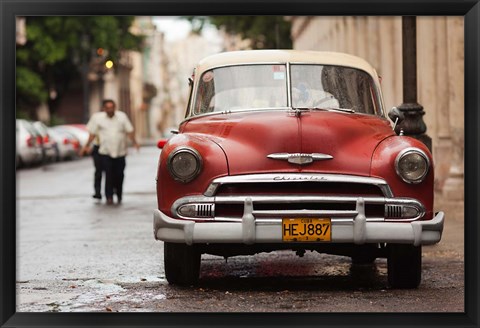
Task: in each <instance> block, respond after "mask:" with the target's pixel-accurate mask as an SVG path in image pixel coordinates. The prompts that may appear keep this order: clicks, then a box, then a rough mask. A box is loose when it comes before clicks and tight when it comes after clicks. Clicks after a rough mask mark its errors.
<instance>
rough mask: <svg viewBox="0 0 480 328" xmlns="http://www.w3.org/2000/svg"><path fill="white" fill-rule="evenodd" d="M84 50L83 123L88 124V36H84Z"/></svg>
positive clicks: (82, 43)
mask: <svg viewBox="0 0 480 328" xmlns="http://www.w3.org/2000/svg"><path fill="white" fill-rule="evenodd" d="M81 48H82V84H83V123H87V122H88V118H89V117H90V106H89V105H90V90H89V86H88V72H89V62H88V60H89V58H88V51H89V38H88V35H87V34H85V33H84V34H82V39H81Z"/></svg>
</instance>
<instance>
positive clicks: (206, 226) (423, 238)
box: [153, 198, 445, 246]
mask: <svg viewBox="0 0 480 328" xmlns="http://www.w3.org/2000/svg"><path fill="white" fill-rule="evenodd" d="M355 212H356V215H355V216H354V217H353V218H352V219H344V218H332V235H331V237H332V241H331V242H332V243H355V244H358V245H361V244H365V243H400V244H413V245H415V246H418V245H431V244H435V243H437V242H439V241H440V239H441V237H442V231H443V225H444V219H445V214H444V213H443V212H439V213H438V214H437V215H436V216H435V217H434V218H433V219H432V220H428V221H412V222H371V221H368V222H367V219H366V217H365V202H364V200H363V199H362V198H358V199H357V202H356V211H355ZM153 230H154V236H155V238H156V239H158V240H162V241H167V242H176V243H186V244H188V245H192V244H195V243H244V244H255V243H282V220H281V218H278V219H268V220H264V219H260V218H258V219H257V218H256V217H255V216H254V214H253V205H252V202H251V200H247V201H245V212H244V215H243V217H242V219H241V220H240V221H239V222H215V221H204V222H195V221H191V220H183V219H174V218H171V217H169V216H167V215H165V214H164V213H162V212H161V211H160V210H155V211H154V219H153Z"/></svg>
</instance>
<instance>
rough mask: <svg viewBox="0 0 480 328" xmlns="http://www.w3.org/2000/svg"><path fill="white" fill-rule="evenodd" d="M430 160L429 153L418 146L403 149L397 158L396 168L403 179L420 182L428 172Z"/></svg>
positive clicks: (408, 181) (409, 181)
mask: <svg viewBox="0 0 480 328" xmlns="http://www.w3.org/2000/svg"><path fill="white" fill-rule="evenodd" d="M429 166H430V162H429V160H428V157H427V155H426V154H425V153H424V152H423V151H421V150H420V149H417V148H407V149H404V150H403V151H401V152H400V153H399V154H398V155H397V158H396V160H395V169H396V171H397V174H398V176H399V177H400V178H402V180H403V181H405V182H407V183H420V182H422V181H423V179H424V178H425V176H426V175H427V173H428V168H429Z"/></svg>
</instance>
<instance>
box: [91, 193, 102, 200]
mask: <svg viewBox="0 0 480 328" xmlns="http://www.w3.org/2000/svg"><path fill="white" fill-rule="evenodd" d="M92 197H93V198H95V199H102V195H100V194H95V195H93V196H92Z"/></svg>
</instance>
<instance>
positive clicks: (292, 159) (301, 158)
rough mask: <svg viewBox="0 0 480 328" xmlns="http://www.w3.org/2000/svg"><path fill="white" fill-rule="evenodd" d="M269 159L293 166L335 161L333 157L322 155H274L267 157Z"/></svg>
mask: <svg viewBox="0 0 480 328" xmlns="http://www.w3.org/2000/svg"><path fill="white" fill-rule="evenodd" d="M267 158H271V159H278V160H283V161H288V162H289V163H291V164H297V165H306V164H310V163H312V162H313V161H324V160H328V159H333V156H332V155H328V154H322V153H311V154H305V153H274V154H269V155H267Z"/></svg>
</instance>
